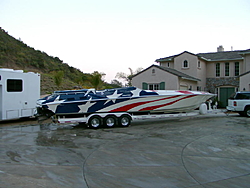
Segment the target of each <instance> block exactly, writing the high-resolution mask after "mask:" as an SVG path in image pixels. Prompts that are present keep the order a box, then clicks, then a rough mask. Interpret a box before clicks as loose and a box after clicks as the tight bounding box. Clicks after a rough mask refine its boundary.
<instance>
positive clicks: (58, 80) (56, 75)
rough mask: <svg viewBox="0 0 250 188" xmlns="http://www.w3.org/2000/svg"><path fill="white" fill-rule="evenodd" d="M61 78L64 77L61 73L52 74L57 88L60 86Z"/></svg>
mask: <svg viewBox="0 0 250 188" xmlns="http://www.w3.org/2000/svg"><path fill="white" fill-rule="evenodd" d="M63 76H64V72H63V71H58V72H55V73H54V80H55V83H56V85H57V86H60V85H61V84H62V81H63Z"/></svg>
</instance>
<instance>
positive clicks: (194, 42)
mask: <svg viewBox="0 0 250 188" xmlns="http://www.w3.org/2000/svg"><path fill="white" fill-rule="evenodd" d="M249 23H250V1H249V0H0V27H2V28H3V29H4V30H5V31H8V33H9V34H10V35H11V36H13V37H15V38H16V39H19V38H20V39H21V40H22V41H23V42H24V43H26V44H27V45H28V46H31V47H33V48H35V49H37V50H41V51H44V52H46V53H47V54H48V55H51V56H54V57H59V58H60V59H61V60H63V62H64V63H68V64H69V65H70V66H73V67H76V68H78V69H80V70H81V71H83V72H84V73H92V72H94V71H99V72H103V73H105V74H106V77H105V80H106V81H107V82H110V81H111V80H113V79H115V76H116V73H117V72H125V73H129V69H128V68H129V67H130V68H132V69H133V70H135V69H137V68H139V67H142V68H147V67H149V66H150V65H152V64H154V63H155V60H156V59H158V58H162V57H166V56H171V55H175V54H179V53H181V52H183V51H189V52H191V53H205V52H215V51H216V50H217V47H218V46H219V45H223V47H224V49H225V50H226V51H229V50H231V47H233V50H245V49H249V48H250V34H249V33H250V24H249Z"/></svg>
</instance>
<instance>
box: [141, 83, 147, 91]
mask: <svg viewBox="0 0 250 188" xmlns="http://www.w3.org/2000/svg"><path fill="white" fill-rule="evenodd" d="M142 89H145V90H147V89H148V84H147V83H146V82H142Z"/></svg>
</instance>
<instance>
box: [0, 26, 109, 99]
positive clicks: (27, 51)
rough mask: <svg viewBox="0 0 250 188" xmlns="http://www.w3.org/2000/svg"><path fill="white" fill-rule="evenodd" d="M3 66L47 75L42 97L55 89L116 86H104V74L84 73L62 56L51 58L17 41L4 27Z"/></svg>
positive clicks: (0, 52) (0, 45)
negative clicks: (64, 60) (65, 61)
mask: <svg viewBox="0 0 250 188" xmlns="http://www.w3.org/2000/svg"><path fill="white" fill-rule="evenodd" d="M1 67H2V68H12V69H22V70H26V71H32V72H38V73H40V74H41V75H44V77H43V78H44V79H41V93H42V94H44V93H48V92H49V93H50V92H53V90H63V89H74V87H77V88H79V86H81V87H82V86H83V87H85V88H89V87H94V88H96V89H103V88H110V87H113V86H112V85H110V84H108V83H104V80H103V77H104V75H105V74H104V73H99V72H98V71H95V72H94V73H92V74H89V73H83V72H82V71H80V70H79V69H76V68H74V67H71V66H69V65H68V64H66V63H63V61H62V60H61V59H59V58H58V57H52V56H49V55H48V54H46V53H45V52H42V51H40V50H35V49H34V48H32V47H29V46H28V45H26V44H25V43H23V42H22V41H21V39H19V40H17V39H15V38H14V37H12V36H10V35H9V34H8V32H6V31H4V30H3V29H2V28H1V27H0V68H1ZM49 75H51V76H49ZM62 79H63V82H62ZM47 82H48V83H47Z"/></svg>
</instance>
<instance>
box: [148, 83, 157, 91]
mask: <svg viewBox="0 0 250 188" xmlns="http://www.w3.org/2000/svg"><path fill="white" fill-rule="evenodd" d="M159 88H160V85H159V84H148V89H149V90H159Z"/></svg>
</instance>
